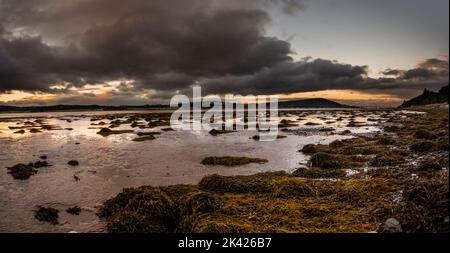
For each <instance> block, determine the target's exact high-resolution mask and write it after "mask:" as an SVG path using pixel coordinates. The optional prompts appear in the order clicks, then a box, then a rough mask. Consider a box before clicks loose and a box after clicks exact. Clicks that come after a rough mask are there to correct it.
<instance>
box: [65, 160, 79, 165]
mask: <svg viewBox="0 0 450 253" xmlns="http://www.w3.org/2000/svg"><path fill="white" fill-rule="evenodd" d="M67 164H69V165H70V166H78V165H80V163H79V162H78V161H77V160H70V161H69V162H67Z"/></svg>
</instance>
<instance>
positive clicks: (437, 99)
mask: <svg viewBox="0 0 450 253" xmlns="http://www.w3.org/2000/svg"><path fill="white" fill-rule="evenodd" d="M443 103H447V104H448V85H447V86H445V87H442V88H441V89H440V90H439V91H438V92H433V91H429V90H427V89H425V90H424V91H423V93H422V95H420V96H418V97H415V98H413V99H410V100H408V101H404V102H403V104H402V105H401V106H400V107H410V106H420V105H430V104H443Z"/></svg>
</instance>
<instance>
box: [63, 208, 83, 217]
mask: <svg viewBox="0 0 450 253" xmlns="http://www.w3.org/2000/svg"><path fill="white" fill-rule="evenodd" d="M66 212H67V213H70V214H72V215H80V213H81V208H80V207H79V206H74V207H70V208H67V210H66Z"/></svg>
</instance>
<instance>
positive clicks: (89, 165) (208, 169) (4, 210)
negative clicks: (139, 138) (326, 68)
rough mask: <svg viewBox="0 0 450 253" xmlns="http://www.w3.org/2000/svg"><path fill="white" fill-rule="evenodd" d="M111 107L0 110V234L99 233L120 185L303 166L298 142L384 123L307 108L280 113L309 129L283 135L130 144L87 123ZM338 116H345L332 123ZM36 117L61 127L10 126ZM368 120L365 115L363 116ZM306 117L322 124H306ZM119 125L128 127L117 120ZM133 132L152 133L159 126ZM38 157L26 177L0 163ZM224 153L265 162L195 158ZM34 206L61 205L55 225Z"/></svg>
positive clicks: (374, 117) (173, 136)
mask: <svg viewBox="0 0 450 253" xmlns="http://www.w3.org/2000/svg"><path fill="white" fill-rule="evenodd" d="M146 112H148V111H146ZM158 112H160V111H158ZM111 113H124V112H123V111H121V112H95V113H86V112H70V113H67V112H57V113H36V114H29V113H28V114H26V113H24V114H3V115H2V114H0V118H2V120H0V168H1V169H0V232H69V231H78V232H103V231H104V227H103V223H102V222H101V221H100V220H99V219H98V218H97V217H96V215H95V212H96V208H97V207H98V206H99V205H100V204H101V203H102V202H103V201H104V200H106V199H107V198H109V197H112V196H114V195H116V194H117V193H118V192H120V191H121V190H122V189H123V188H124V187H135V186H141V185H154V186H163V185H171V184H195V183H198V181H199V180H200V179H201V178H202V177H203V176H205V175H209V174H214V173H217V174H222V175H249V174H254V173H258V172H264V171H279V170H284V171H292V170H294V169H295V168H298V167H300V166H304V165H305V164H306V161H307V159H308V157H306V156H305V155H303V154H302V153H301V152H298V150H300V149H301V148H302V147H303V146H304V145H306V144H310V143H314V144H317V143H322V144H327V143H330V142H332V141H334V140H336V139H344V138H352V137H353V136H354V135H357V134H370V133H373V132H377V131H380V128H379V124H382V123H383V122H384V120H383V118H382V117H381V115H382V113H377V112H368V113H359V114H358V113H357V114H356V117H355V118H354V121H358V122H364V123H366V126H363V127H346V125H347V123H348V122H349V114H348V113H346V112H336V111H317V112H308V114H307V115H304V116H301V120H298V119H299V115H296V114H295V113H294V112H286V113H287V115H285V116H284V117H282V118H281V119H290V120H295V121H298V122H297V123H298V124H299V126H298V127H294V128H290V129H302V130H305V132H306V133H307V134H297V133H294V132H292V133H288V132H280V134H281V135H285V136H287V138H285V139H279V140H276V141H274V142H258V141H254V140H252V139H251V137H252V136H253V135H255V134H256V132H248V131H242V132H234V133H230V134H225V135H220V136H217V137H214V136H211V135H210V134H208V133H207V132H188V131H171V132H162V134H161V135H157V136H156V139H155V140H151V141H146V142H134V141H132V139H134V138H135V137H136V134H135V133H131V134H120V135H111V136H108V137H102V136H100V135H98V134H96V132H97V131H98V129H89V128H92V127H94V126H91V123H92V122H91V121H90V119H91V117H92V116H98V115H101V114H111ZM127 113H130V114H132V113H138V112H127ZM400 114H401V112H400ZM339 117H343V118H344V119H343V120H342V121H339V122H338V121H336V122H333V121H335V119H337V118H339ZM36 118H45V120H46V122H47V123H48V124H50V125H56V126H59V127H60V128H61V129H62V130H53V131H45V130H44V131H43V132H42V133H34V134H32V133H29V132H28V130H26V131H27V133H25V134H23V135H21V134H14V133H13V132H14V131H17V130H10V129H9V128H8V127H9V126H13V127H14V126H16V127H17V126H23V124H24V122H26V121H33V120H35V119H36ZM368 118H370V119H371V120H370V121H367V119H368ZM68 120H69V121H71V122H68ZM103 121H105V122H109V121H108V120H103ZM306 122H315V123H319V124H320V125H317V126H305V125H304V123H306ZM325 122H327V123H325ZM323 127H331V128H335V129H337V130H336V131H343V130H346V129H348V130H350V131H351V132H352V134H350V135H334V134H331V135H330V134H327V133H323V132H322V133H321V132H318V131H312V132H311V131H310V130H311V129H317V128H323ZM66 128H71V129H73V130H71V131H69V130H65V129H66ZM117 129H132V128H131V127H130V126H129V125H122V126H121V127H120V128H117ZM134 130H135V131H136V132H138V131H140V132H145V131H152V132H153V131H158V130H160V129H159V128H154V129H144V130H141V129H134ZM41 155H46V156H47V157H48V159H47V160H48V162H49V163H50V164H52V165H53V166H52V167H47V168H41V169H38V173H37V174H36V175H34V176H31V177H30V179H28V180H24V181H21V180H14V179H13V178H12V176H11V175H10V174H7V169H6V167H11V166H13V165H15V164H18V163H29V162H34V161H37V160H39V156H41ZM227 155H228V156H248V157H257V158H265V159H268V160H269V162H268V163H266V164H249V165H245V166H241V167H233V168H229V167H222V166H204V165H202V164H201V163H200V162H201V160H202V159H203V158H204V157H206V156H227ZM69 160H78V161H79V162H80V166H78V167H70V166H68V165H67V162H68V161H69ZM74 176H76V177H77V178H79V180H78V181H77V180H75V177H74ZM39 205H42V206H52V207H55V208H57V209H59V210H60V213H59V214H60V219H59V220H60V223H61V225H57V226H53V225H50V224H47V223H43V222H39V221H37V220H35V219H34V217H33V216H34V212H33V210H35V209H36V207H37V206H39ZM74 205H78V206H80V207H81V208H82V210H83V211H82V213H81V215H80V216H73V215H69V214H67V213H66V212H65V211H64V210H65V209H66V208H68V207H71V206H74Z"/></svg>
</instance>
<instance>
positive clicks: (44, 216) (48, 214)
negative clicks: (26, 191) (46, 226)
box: [34, 207, 59, 225]
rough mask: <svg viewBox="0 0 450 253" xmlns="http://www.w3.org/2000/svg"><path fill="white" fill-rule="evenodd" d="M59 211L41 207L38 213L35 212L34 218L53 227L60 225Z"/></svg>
mask: <svg viewBox="0 0 450 253" xmlns="http://www.w3.org/2000/svg"><path fill="white" fill-rule="evenodd" d="M58 213H59V211H58V210H57V209H55V208H51V207H48V208H47V207H39V209H38V210H37V211H35V215H34V217H35V218H36V219H37V220H39V221H45V222H49V223H51V224H53V225H57V224H59V222H58V218H59V215H58Z"/></svg>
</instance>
